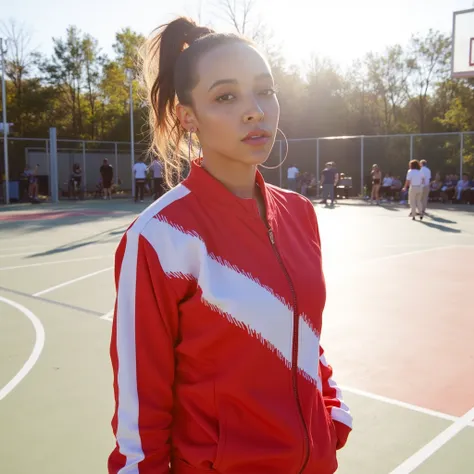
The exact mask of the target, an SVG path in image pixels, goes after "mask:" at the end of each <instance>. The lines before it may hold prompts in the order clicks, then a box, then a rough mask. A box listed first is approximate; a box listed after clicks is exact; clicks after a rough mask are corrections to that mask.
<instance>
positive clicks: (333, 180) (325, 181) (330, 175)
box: [321, 161, 339, 206]
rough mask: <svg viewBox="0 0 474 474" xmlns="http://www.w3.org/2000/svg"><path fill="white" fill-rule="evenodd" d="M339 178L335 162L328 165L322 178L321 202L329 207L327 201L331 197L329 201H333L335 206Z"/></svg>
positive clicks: (332, 204) (332, 203)
mask: <svg viewBox="0 0 474 474" xmlns="http://www.w3.org/2000/svg"><path fill="white" fill-rule="evenodd" d="M338 178H339V176H338V173H337V170H336V163H334V162H333V161H332V162H328V163H326V167H325V168H324V170H323V172H322V177H321V184H322V186H323V196H322V197H323V200H322V201H321V204H324V205H327V202H328V201H327V199H328V197H329V199H331V206H334V195H335V192H334V191H335V190H334V188H335V186H336V184H337V181H338Z"/></svg>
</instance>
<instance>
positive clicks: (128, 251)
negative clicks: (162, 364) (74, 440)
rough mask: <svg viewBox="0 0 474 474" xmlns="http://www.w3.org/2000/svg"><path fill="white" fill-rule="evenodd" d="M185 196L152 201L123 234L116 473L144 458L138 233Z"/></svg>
mask: <svg viewBox="0 0 474 474" xmlns="http://www.w3.org/2000/svg"><path fill="white" fill-rule="evenodd" d="M187 194H189V190H188V189H187V188H185V187H184V186H182V185H179V186H176V187H175V188H174V189H173V190H172V191H170V192H168V193H166V194H165V195H164V196H162V197H161V198H160V199H158V200H157V201H155V202H154V203H153V204H152V205H151V206H149V207H148V208H147V209H146V210H145V211H143V213H142V214H141V215H140V216H139V218H138V219H137V220H136V222H135V223H134V224H133V226H132V227H131V228H130V229H129V230H128V231H127V243H126V247H125V254H124V257H123V261H122V269H121V272H120V278H119V284H118V294H117V315H116V324H117V355H118V367H119V368H118V375H117V378H118V408H117V433H116V438H117V444H118V446H119V449H120V452H121V454H123V455H124V456H125V458H126V462H125V466H124V467H122V468H121V469H120V470H119V472H118V474H138V473H139V469H138V464H139V463H140V462H141V461H142V460H143V459H144V453H143V448H142V443H141V438H140V432H139V426H138V415H139V400H138V386H137V369H136V364H137V361H136V347H135V296H136V293H135V292H136V284H137V281H136V280H137V258H138V241H139V236H140V233H141V232H142V230H143V228H144V227H146V226H147V225H148V223H149V222H150V220H151V221H153V216H154V215H156V214H157V213H159V212H161V211H162V210H163V209H164V208H165V207H166V206H168V205H170V204H172V203H173V202H174V201H176V200H178V199H181V198H183V197H184V196H186V195H187Z"/></svg>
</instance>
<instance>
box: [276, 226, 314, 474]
mask: <svg viewBox="0 0 474 474" xmlns="http://www.w3.org/2000/svg"><path fill="white" fill-rule="evenodd" d="M268 237H269V239H270V243H271V244H272V248H273V251H274V253H275V255H276V258H277V260H278V263H279V264H280V267H281V269H282V270H283V273H284V274H285V277H286V279H287V281H288V284H289V285H290V290H291V296H292V297H293V341H292V355H291V357H292V361H291V378H292V382H293V392H294V395H295V400H296V405H297V407H298V413H299V416H300V421H301V424H302V425H303V431H304V451H305V455H304V461H303V465H302V466H301V468H300V470H299V471H298V473H299V474H301V473H302V472H303V471H304V470H305V468H306V466H307V464H308V461H309V434H308V427H307V426H306V423H305V420H304V416H303V410H302V408H301V400H300V395H299V392H298V332H299V316H298V306H297V304H298V302H297V299H296V292H295V287H294V286H293V282H292V281H291V278H290V275H289V273H288V270H287V269H286V267H285V265H284V263H283V260H282V258H281V255H280V252H279V251H278V248H277V246H276V243H275V237H274V235H273V231H272V229H271V227H270V226H268Z"/></svg>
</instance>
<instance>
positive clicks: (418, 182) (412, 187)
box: [403, 160, 425, 221]
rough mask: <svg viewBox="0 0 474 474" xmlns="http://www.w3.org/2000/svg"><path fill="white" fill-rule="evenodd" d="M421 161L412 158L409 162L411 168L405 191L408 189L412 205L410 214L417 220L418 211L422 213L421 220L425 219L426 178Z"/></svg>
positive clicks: (409, 200)
mask: <svg viewBox="0 0 474 474" xmlns="http://www.w3.org/2000/svg"><path fill="white" fill-rule="evenodd" d="M420 168H421V166H420V162H419V161H418V160H411V161H410V163H409V169H408V172H407V178H406V181H405V186H404V188H403V191H406V190H407V189H408V202H409V204H410V207H411V212H410V216H411V218H412V220H415V216H416V211H417V209H418V213H419V214H420V221H422V220H423V203H422V196H423V185H424V184H425V178H424V177H423V174H422V173H421V171H420Z"/></svg>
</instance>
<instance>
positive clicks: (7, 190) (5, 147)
mask: <svg viewBox="0 0 474 474" xmlns="http://www.w3.org/2000/svg"><path fill="white" fill-rule="evenodd" d="M3 42H4V41H3V38H0V55H1V60H2V61H1V62H2V112H3V114H2V115H3V117H2V121H3V159H4V161H5V204H10V188H9V181H10V178H9V172H8V140H7V137H8V123H7V91H6V89H7V88H6V86H5V51H4V49H3Z"/></svg>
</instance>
